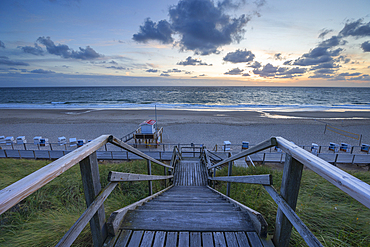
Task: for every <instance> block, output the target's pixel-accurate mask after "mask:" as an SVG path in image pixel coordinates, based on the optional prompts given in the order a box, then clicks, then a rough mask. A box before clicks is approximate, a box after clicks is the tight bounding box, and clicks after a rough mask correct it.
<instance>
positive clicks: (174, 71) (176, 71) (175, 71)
mask: <svg viewBox="0 0 370 247" xmlns="http://www.w3.org/2000/svg"><path fill="white" fill-rule="evenodd" d="M180 72H182V70H179V69H169V70H167V71H165V72H163V73H180Z"/></svg>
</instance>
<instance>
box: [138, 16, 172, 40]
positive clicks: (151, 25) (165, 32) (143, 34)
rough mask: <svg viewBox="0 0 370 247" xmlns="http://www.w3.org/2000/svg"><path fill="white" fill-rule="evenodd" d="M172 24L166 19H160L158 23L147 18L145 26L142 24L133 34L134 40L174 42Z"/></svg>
mask: <svg viewBox="0 0 370 247" xmlns="http://www.w3.org/2000/svg"><path fill="white" fill-rule="evenodd" d="M172 32H173V31H172V28H171V24H169V23H168V22H167V21H166V20H162V21H159V22H158V24H157V23H155V22H153V21H151V20H150V18H147V19H146V20H145V22H144V25H143V26H140V31H139V33H137V34H134V35H133V37H132V38H133V40H135V41H137V42H144V43H146V42H148V41H149V40H158V41H160V42H162V43H163V44H169V43H172V42H173V39H172V37H171V35H172Z"/></svg>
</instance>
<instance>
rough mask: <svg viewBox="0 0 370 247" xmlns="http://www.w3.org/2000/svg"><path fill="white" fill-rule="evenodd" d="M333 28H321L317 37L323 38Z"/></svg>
mask: <svg viewBox="0 0 370 247" xmlns="http://www.w3.org/2000/svg"><path fill="white" fill-rule="evenodd" d="M332 31H333V30H332V29H325V28H324V29H321V33H320V34H319V38H320V39H324V38H325V36H326V35H327V34H328V33H331V32H332Z"/></svg>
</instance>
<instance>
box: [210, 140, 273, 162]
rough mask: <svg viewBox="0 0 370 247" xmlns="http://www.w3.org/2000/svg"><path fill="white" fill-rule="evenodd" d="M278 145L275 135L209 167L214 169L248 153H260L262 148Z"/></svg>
mask: <svg viewBox="0 0 370 247" xmlns="http://www.w3.org/2000/svg"><path fill="white" fill-rule="evenodd" d="M276 145H277V141H276V139H275V137H272V138H271V139H268V140H266V141H264V142H261V143H259V144H257V145H256V146H253V147H251V148H250V149H247V150H245V151H242V152H240V153H237V154H235V155H232V156H231V157H229V158H227V159H224V160H222V161H220V162H218V163H217V164H215V165H213V166H210V167H208V169H212V168H215V167H218V166H221V165H224V164H226V163H228V162H230V161H234V160H237V159H240V158H242V157H245V156H248V155H251V154H254V153H258V152H260V151H262V150H265V149H267V148H269V147H273V146H276Z"/></svg>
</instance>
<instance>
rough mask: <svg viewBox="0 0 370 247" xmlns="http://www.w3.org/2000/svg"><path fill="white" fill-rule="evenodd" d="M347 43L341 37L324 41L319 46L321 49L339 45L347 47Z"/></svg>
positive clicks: (333, 37)
mask: <svg viewBox="0 0 370 247" xmlns="http://www.w3.org/2000/svg"><path fill="white" fill-rule="evenodd" d="M346 43H347V41H345V40H342V38H341V37H339V36H332V37H331V38H330V39H327V40H324V41H322V42H321V43H320V44H319V47H322V48H327V49H329V48H332V47H335V46H338V45H345V44H346Z"/></svg>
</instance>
